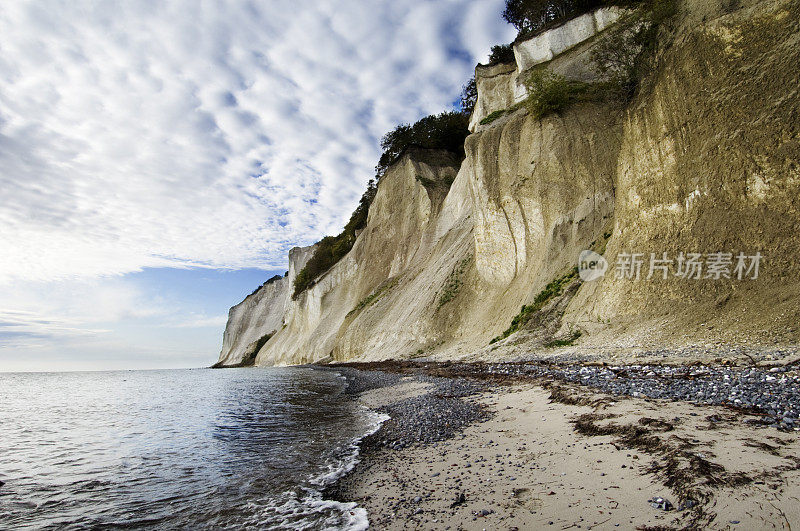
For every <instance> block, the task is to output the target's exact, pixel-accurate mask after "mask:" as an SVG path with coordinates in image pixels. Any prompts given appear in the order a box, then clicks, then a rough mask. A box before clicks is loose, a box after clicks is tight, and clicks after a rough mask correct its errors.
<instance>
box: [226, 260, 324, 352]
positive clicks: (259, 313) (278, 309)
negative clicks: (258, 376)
mask: <svg viewBox="0 0 800 531" xmlns="http://www.w3.org/2000/svg"><path fill="white" fill-rule="evenodd" d="M313 249H314V246H313V245H312V246H309V247H295V248H294V249H292V250H291V251H290V252H289V275H288V276H286V277H283V278H281V279H279V280H276V281H275V282H270V283H269V284H265V285H263V286H261V287H260V288H259V289H258V290H256V291H255V292H254V293H252V294H251V295H249V296H247V297H246V298H245V299H244V300H243V301H242V302H241V303H239V304H237V305H236V306H234V307H233V308H231V309H230V311H229V312H228V324H227V325H226V327H225V334H224V335H223V338H222V351H221V353H220V357H219V361H218V363H217V364H218V365H219V366H225V367H229V366H235V365H242V364H244V365H252V364H253V362H254V361H255V356H256V354H257V348H256V347H258V346H259V345H258V343H259V340H260V339H261V338H263V337H264V336H265V335H267V334H274V333H275V332H276V331H278V330H279V329H280V328H281V327H282V326H283V320H284V316H285V315H286V311H287V309H288V305H289V301H290V300H291V293H292V290H293V289H294V279H295V278H296V277H297V273H298V272H299V271H300V269H302V268H303V266H304V265H305V263H306V262H307V261H308V259H309V258H310V257H311V254H312V252H313Z"/></svg>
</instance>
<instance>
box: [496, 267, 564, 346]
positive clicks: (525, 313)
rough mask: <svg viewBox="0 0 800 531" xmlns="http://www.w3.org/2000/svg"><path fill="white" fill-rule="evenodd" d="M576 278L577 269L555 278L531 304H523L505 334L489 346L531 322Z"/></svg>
mask: <svg viewBox="0 0 800 531" xmlns="http://www.w3.org/2000/svg"><path fill="white" fill-rule="evenodd" d="M577 277H578V268H577V267H576V268H574V269H572V270H571V271H570V272H569V273H567V274H566V275H564V276H561V277H559V278H557V279H556V280H554V281H552V282H550V283H549V284H548V285H547V286H545V287H544V289H543V290H542V291H541V292H540V293H539V294H538V295H537V296H536V298H535V299H534V300H533V303H531V304H525V305H523V306H522V309H520V311H519V313H518V314H517V315H516V316H514V319H512V320H511V326H509V327H508V328H507V329H506V331H505V332H503V333H502V334H501V335H499V336H497V337H496V338H494V339H492V341H491V342H490V343H489V344H492V343H497V342H498V341H501V340H503V339H505V338H507V337H508V336H510V335H511V334H513V333H515V332H517V331H518V330H520V329H521V328H522V327H523V326H525V324H526V323H527V322H528V321H530V320H531V317H533V315H534V314H535V313H536V312H538V311H539V310H541V309H542V308H544V306H545V304H547V303H548V302H550V301H551V300H553V299H554V298H555V297H558V296H559V295H561V294H562V293H563V292H564V289H565V288H566V287H567V286H569V285H570V283H572V281H573V280H575V279H576V278H577ZM576 339H577V338H576Z"/></svg>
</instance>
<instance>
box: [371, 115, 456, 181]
mask: <svg viewBox="0 0 800 531" xmlns="http://www.w3.org/2000/svg"><path fill="white" fill-rule="evenodd" d="M468 125H469V115H468V114H466V113H464V112H459V111H446V112H443V113H439V114H432V115H430V116H426V117H425V118H422V119H420V120H418V121H417V122H415V123H414V124H413V125H409V124H400V125H398V126H397V127H395V128H394V129H393V130H392V131H389V132H388V133H386V134H385V135H384V136H383V138H382V139H381V149H383V154H382V155H381V158H380V160H379V161H378V165H377V166H376V167H375V172H376V174H377V177H378V179H380V178H381V177H382V176H383V174H384V173H386V170H387V169H389V166H391V165H392V164H394V163H395V162H396V161H397V159H398V158H400V156H401V155H402V154H403V153H404V152H405V151H406V150H407V149H408V148H410V147H412V146H413V147H421V148H425V149H442V150H445V151H449V152H451V153H455V154H456V155H458V156H459V157H461V158H464V139H465V138H467V135H469V129H468V128H467V127H468Z"/></svg>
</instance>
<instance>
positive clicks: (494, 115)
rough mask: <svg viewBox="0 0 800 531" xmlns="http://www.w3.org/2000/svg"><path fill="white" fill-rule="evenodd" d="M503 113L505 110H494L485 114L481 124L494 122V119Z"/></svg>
mask: <svg viewBox="0 0 800 531" xmlns="http://www.w3.org/2000/svg"><path fill="white" fill-rule="evenodd" d="M505 113H506V111H505V110H500V111H494V112H493V113H491V114H490V115H489V116H487V117H486V118H484V119H483V120H481V125H487V124H490V123H492V122H494V121H495V120H497V119H498V118H500V117H501V116H503V115H504V114H505Z"/></svg>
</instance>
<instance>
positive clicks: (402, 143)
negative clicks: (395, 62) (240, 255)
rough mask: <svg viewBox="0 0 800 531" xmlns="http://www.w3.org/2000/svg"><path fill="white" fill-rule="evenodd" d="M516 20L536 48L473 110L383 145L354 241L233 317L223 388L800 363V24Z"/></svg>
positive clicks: (646, 10) (482, 68)
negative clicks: (321, 366)
mask: <svg viewBox="0 0 800 531" xmlns="http://www.w3.org/2000/svg"><path fill="white" fill-rule="evenodd" d="M503 16H504V17H505V18H506V19H507V20H509V21H510V22H511V23H513V24H515V25H516V26H517V28H518V29H519V30H520V36H519V37H518V38H517V40H516V41H515V42H514V43H512V44H510V45H506V46H497V47H495V48H494V49H493V50H492V54H491V61H490V64H488V65H478V66H477V67H476V69H475V78H474V79H473V80H472V81H470V82H469V83H467V85H466V86H465V88H464V93H463V95H462V109H461V110H457V111H448V112H443V113H441V114H439V115H435V116H429V117H426V118H423V119H422V120H420V121H419V122H417V123H415V124H404V125H401V126H399V127H398V128H396V129H395V130H394V131H392V132H390V133H388V134H387V135H386V136H385V137H384V139H383V142H382V148H383V150H384V153H383V156H382V157H381V159H380V161H379V163H378V165H377V168H376V179H375V180H374V181H372V182H371V183H370V185H369V188H368V190H367V191H366V192H365V194H364V196H363V197H362V199H361V202H360V203H359V205H358V208H357V209H356V210H355V212H354V213H353V215H352V217H351V219H350V221H349V222H348V224H347V225H346V226H345V228H344V230H343V231H342V233H341V234H339V235H337V236H331V237H328V238H325V239H323V240H322V241H320V242H318V243H317V244H315V245H312V246H310V247H305V248H295V249H292V251H291V252H290V253H289V267H288V271H287V273H286V275H285V276H282V277H281V276H278V277H274V278H273V279H270V280H269V281H268V282H266V283H265V284H264V285H262V286H261V287H260V288H259V289H257V290H256V291H255V292H254V293H252V294H251V295H249V296H248V297H247V298H246V299H245V300H244V301H242V302H241V303H240V304H239V305H237V306H234V307H233V308H231V310H230V314H229V319H228V324H227V327H226V330H225V335H224V341H223V348H222V352H221V355H220V359H219V362H218V366H240V365H252V364H257V365H290V364H301V363H309V362H318V361H331V360H348V361H350V360H382V359H390V358H391V359H413V358H432V359H439V360H444V359H469V360H514V359H520V358H555V357H571V358H578V359H593V360H610V359H618V358H631V357H650V356H662V357H663V356H667V357H669V358H670V359H672V358H683V359H695V358H697V359H709V358H711V359H717V360H724V359H727V358H737V357H741V356H746V357H749V358H754V357H758V356H760V355H767V354H766V352H769V354H768V355H769V356H781V355H782V354H781V353H787V352H789V350H791V349H792V348H794V347H796V346H797V343H798V339H799V338H800V330H798V326H800V324H798V322H799V321H800V277H799V276H798V274H800V263H799V262H798V258H797V256H798V252H800V231H798V229H799V228H800V94H799V93H798V89H797V80H798V79H800V1H797V0H712V1H701V0H647V1H624V2H623V1H620V2H601V1H587V2H569V1H557V0H549V1H541V0H537V1H527V2H526V1H520V0H509V1H508V2H507V9H506V12H505V13H504V14H503ZM587 251H591V252H592V253H594V254H591V253H587ZM582 255H583V257H584V258H585V259H584V260H580V261H579V258H580V257H581V256H582ZM579 268H580V269H579ZM587 268H588V269H587Z"/></svg>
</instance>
